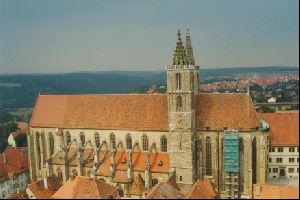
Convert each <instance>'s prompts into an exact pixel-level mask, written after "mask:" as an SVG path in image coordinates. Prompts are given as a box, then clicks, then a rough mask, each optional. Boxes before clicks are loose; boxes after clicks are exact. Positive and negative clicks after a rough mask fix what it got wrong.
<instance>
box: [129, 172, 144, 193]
mask: <svg viewBox="0 0 300 200" xmlns="http://www.w3.org/2000/svg"><path fill="white" fill-rule="evenodd" d="M144 191H145V181H144V180H143V178H142V176H141V174H138V175H137V176H136V177H135V178H134V180H133V183H132V185H131V188H130V191H129V194H131V195H136V196H141V195H142V194H143V192H144Z"/></svg>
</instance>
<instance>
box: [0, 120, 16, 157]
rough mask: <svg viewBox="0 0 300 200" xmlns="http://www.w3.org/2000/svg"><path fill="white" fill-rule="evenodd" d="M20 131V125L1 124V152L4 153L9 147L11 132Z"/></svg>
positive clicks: (11, 123) (12, 123) (13, 123)
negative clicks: (8, 141) (8, 140)
mask: <svg viewBox="0 0 300 200" xmlns="http://www.w3.org/2000/svg"><path fill="white" fill-rule="evenodd" d="M17 129H18V124H17V123H15V122H8V123H1V124H0V152H3V151H4V150H5V149H6V147H7V146H8V143H7V139H8V136H9V134H10V133H11V132H13V131H16V130H17Z"/></svg>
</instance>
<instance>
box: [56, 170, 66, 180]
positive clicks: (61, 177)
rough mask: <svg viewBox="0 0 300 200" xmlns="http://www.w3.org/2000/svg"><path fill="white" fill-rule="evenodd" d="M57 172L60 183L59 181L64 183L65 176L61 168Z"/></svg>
mask: <svg viewBox="0 0 300 200" xmlns="http://www.w3.org/2000/svg"><path fill="white" fill-rule="evenodd" d="M56 172H57V178H58V181H59V182H60V183H62V182H63V180H64V179H63V174H62V172H61V170H60V168H57V170H56Z"/></svg>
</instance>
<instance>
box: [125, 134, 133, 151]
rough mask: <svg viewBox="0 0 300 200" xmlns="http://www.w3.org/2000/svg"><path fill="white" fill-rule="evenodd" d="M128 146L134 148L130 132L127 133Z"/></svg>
mask: <svg viewBox="0 0 300 200" xmlns="http://www.w3.org/2000/svg"><path fill="white" fill-rule="evenodd" d="M126 147H127V149H132V138H131V136H130V134H127V135H126Z"/></svg>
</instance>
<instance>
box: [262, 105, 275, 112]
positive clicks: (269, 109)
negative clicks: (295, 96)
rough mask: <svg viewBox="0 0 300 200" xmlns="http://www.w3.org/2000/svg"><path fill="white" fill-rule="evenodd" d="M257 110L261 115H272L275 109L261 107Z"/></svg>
mask: <svg viewBox="0 0 300 200" xmlns="http://www.w3.org/2000/svg"><path fill="white" fill-rule="evenodd" d="M259 110H261V111H262V112H263V113H273V112H275V109H273V108H270V107H268V106H262V107H260V108H259Z"/></svg>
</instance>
